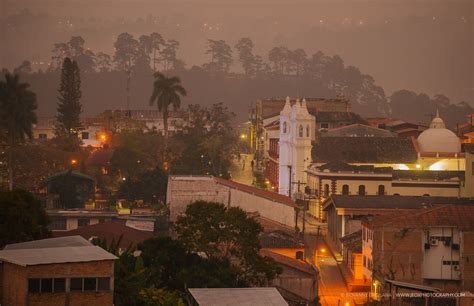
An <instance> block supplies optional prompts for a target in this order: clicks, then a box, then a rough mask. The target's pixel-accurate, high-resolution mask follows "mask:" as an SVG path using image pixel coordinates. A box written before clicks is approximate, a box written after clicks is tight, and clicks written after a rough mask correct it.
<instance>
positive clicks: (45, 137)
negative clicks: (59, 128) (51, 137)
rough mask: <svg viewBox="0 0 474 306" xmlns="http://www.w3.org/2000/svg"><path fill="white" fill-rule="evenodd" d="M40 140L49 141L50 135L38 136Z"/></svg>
mask: <svg viewBox="0 0 474 306" xmlns="http://www.w3.org/2000/svg"><path fill="white" fill-rule="evenodd" d="M38 139H40V140H46V139H48V135H47V134H38Z"/></svg>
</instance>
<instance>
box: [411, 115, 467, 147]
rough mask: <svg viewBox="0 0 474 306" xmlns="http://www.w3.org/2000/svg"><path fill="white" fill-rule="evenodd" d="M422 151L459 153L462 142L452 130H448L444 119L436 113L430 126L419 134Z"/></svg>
mask: <svg viewBox="0 0 474 306" xmlns="http://www.w3.org/2000/svg"><path fill="white" fill-rule="evenodd" d="M417 141H418V145H419V146H420V150H421V152H438V153H457V152H461V142H460V141H459V138H458V137H457V136H456V134H454V133H453V132H452V131H450V130H448V129H447V128H446V126H445V124H444V121H443V119H441V118H440V117H439V113H438V112H437V113H436V117H435V118H434V119H433V121H431V124H430V128H429V129H427V130H425V131H423V132H422V133H421V134H420V135H419V136H418V139H417Z"/></svg>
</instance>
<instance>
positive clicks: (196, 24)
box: [1, 0, 474, 103]
mask: <svg viewBox="0 0 474 306" xmlns="http://www.w3.org/2000/svg"><path fill="white" fill-rule="evenodd" d="M2 1H3V2H2V5H3V6H2V7H1V9H2V11H3V12H2V16H3V17H4V18H6V16H10V17H9V18H8V19H7V24H8V26H7V27H6V34H5V39H4V42H5V43H2V48H1V49H2V51H1V52H2V53H3V54H2V55H3V61H4V63H2V64H3V66H6V67H7V68H10V69H12V68H14V67H16V66H18V65H19V64H20V63H21V62H22V60H24V59H29V60H32V61H36V62H47V61H49V60H50V57H51V53H50V51H51V49H52V45H53V44H54V43H57V42H64V41H67V40H68V39H69V37H70V36H72V35H81V36H82V37H84V39H85V40H86V46H87V47H89V48H91V49H92V50H98V51H103V52H107V53H112V52H113V46H112V45H113V42H114V40H115V39H116V37H117V35H118V34H120V33H121V32H130V33H131V34H134V35H136V36H139V35H141V34H149V33H151V32H153V31H156V32H159V33H161V34H162V35H163V36H165V37H167V38H172V39H176V40H178V41H179V42H180V43H181V46H180V48H179V53H178V56H179V57H180V58H182V59H183V60H184V61H185V63H186V64H187V67H188V68H189V67H191V66H193V65H201V64H203V63H204V62H206V61H207V60H208V56H206V54H205V44H206V40H207V39H208V38H211V39H223V40H226V41H227V42H228V43H229V44H230V45H231V46H234V45H235V43H236V42H237V40H238V39H239V38H241V37H250V38H251V39H252V40H253V42H254V43H255V52H256V53H257V54H261V55H262V56H264V57H266V56H267V53H268V51H269V50H270V49H271V48H273V47H274V46H286V47H288V48H290V49H296V48H303V49H305V50H306V52H307V54H308V55H311V54H313V53H315V52H316V51H318V50H321V51H323V52H324V53H326V54H330V55H334V54H338V55H340V56H341V57H342V59H343V60H344V61H345V63H346V64H348V65H353V66H356V67H358V68H359V69H360V70H361V71H362V72H363V73H367V74H370V75H372V76H373V77H374V78H375V80H376V82H377V84H378V85H380V86H382V87H383V88H384V89H385V91H386V93H387V95H389V94H391V93H392V92H393V91H396V90H398V89H402V88H405V89H410V90H414V91H418V92H425V93H427V94H429V95H434V94H441V93H442V94H445V95H447V96H449V97H450V98H451V100H452V101H466V102H469V103H473V101H474V99H473V87H474V85H473V83H474V82H473V71H474V63H473V54H474V50H473V48H474V47H473V40H474V30H473V4H472V2H473V1H470V0H449V1H448V0H423V1H407V0H381V1H375V0H346V1H343V0H336V1H327V0H314V1H308V0H276V1H275V0H253V1H250V0H243V1H242V0H240V1H236V0H219V1H217V0H211V1H201V0H175V1H159V0H158V1H152V0H133V1H132V0H15V1H13V0H2ZM24 9H28V10H29V13H30V14H33V15H34V16H35V18H27V19H22V18H21V14H22V13H21V12H22V10H24ZM23 13H24V11H23ZM32 46H34V47H32ZM234 57H236V54H235V53H234ZM240 69H241V68H240V65H239V64H238V62H237V60H234V65H233V70H234V71H240Z"/></svg>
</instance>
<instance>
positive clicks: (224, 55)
mask: <svg viewBox="0 0 474 306" xmlns="http://www.w3.org/2000/svg"><path fill="white" fill-rule="evenodd" d="M207 45H208V48H207V50H206V54H210V55H211V62H210V63H207V64H204V69H205V70H207V71H208V72H210V73H228V72H229V69H230V65H231V64H232V61H233V60H232V48H231V47H230V46H229V45H228V44H227V43H226V42H225V41H223V40H212V39H208V40H207Z"/></svg>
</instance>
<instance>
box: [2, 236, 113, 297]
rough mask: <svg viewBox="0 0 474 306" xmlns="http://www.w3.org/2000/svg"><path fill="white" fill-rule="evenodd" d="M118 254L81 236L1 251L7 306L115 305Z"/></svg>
mask: <svg viewBox="0 0 474 306" xmlns="http://www.w3.org/2000/svg"><path fill="white" fill-rule="evenodd" d="M116 259H117V257H115V256H114V255H112V254H110V253H108V252H106V251H105V250H104V249H102V248H100V247H98V246H93V245H92V244H91V243H89V242H88V241H87V240H85V239H84V238H82V237H80V236H73V237H62V238H51V239H43V240H36V241H30V242H24V243H16V244H10V245H7V246H6V247H5V249H4V250H2V251H0V262H1V263H0V286H1V290H0V299H1V301H2V305H15V306H27V305H30V306H33V305H35V306H43V305H44V306H49V305H64V306H80V305H104V306H112V305H113V290H114V261H115V260H116Z"/></svg>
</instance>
